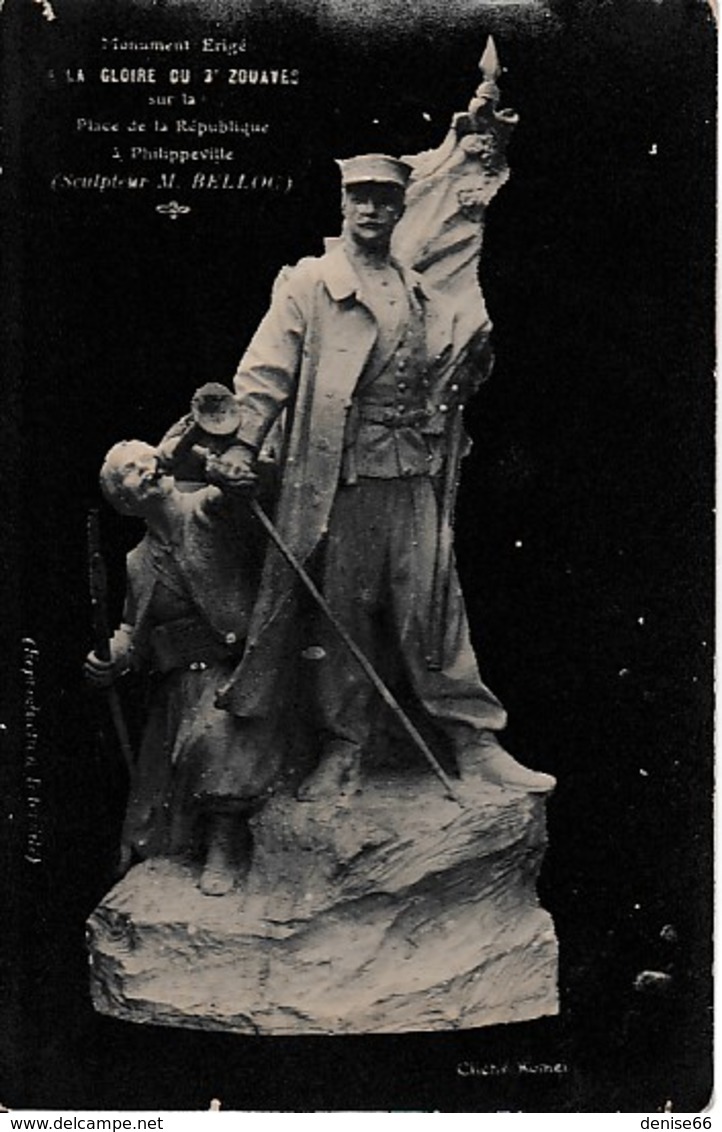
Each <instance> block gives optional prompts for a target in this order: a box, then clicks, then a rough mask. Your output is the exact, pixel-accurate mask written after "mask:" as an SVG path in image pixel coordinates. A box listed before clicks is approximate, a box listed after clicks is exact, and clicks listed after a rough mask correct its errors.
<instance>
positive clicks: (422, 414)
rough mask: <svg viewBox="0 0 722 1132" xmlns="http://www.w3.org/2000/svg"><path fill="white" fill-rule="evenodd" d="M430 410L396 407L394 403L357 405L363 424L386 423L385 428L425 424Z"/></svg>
mask: <svg viewBox="0 0 722 1132" xmlns="http://www.w3.org/2000/svg"><path fill="white" fill-rule="evenodd" d="M432 412H433V410H431V409H397V408H396V406H395V405H359V417H360V419H361V421H362V422H363V423H364V424H380V425H386V427H387V428H406V427H409V426H413V425H418V424H425V423H426V422H427V421H428V420H429V417H430V416H431V415H432Z"/></svg>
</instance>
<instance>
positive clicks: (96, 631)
mask: <svg viewBox="0 0 722 1132" xmlns="http://www.w3.org/2000/svg"><path fill="white" fill-rule="evenodd" d="M88 578H89V583H90V604H91V608H92V612H93V651H94V653H95V655H96V656H97V658H98V660H103V661H108V660H110V632H109V628H108V577H107V573H106V569H105V562H104V561H103V555H102V554H101V551H100V522H99V518H98V512H97V509H95V508H93V509H92V510H90V511H89V512H88ZM105 694H106V698H107V700H108V706H109V708H110V715H111V718H112V720H113V726H114V727H115V733H116V735H117V737H118V744H119V746H120V750H121V753H122V755H123V759H124V760H125V763H126V765H127V767H128V770H129V771H132V770H133V766H134V759H133V751H132V749H131V746H130V739H129V737H128V728H127V727H126V724H125V719H124V717H123V709H122V707H121V705H120V698H119V696H118V692H117V689H116V688H112V687H111V688H107V689H105Z"/></svg>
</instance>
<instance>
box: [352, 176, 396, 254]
mask: <svg viewBox="0 0 722 1132" xmlns="http://www.w3.org/2000/svg"><path fill="white" fill-rule="evenodd" d="M403 211H404V197H403V191H402V190H401V189H399V188H398V187H397V186H395V185H384V184H378V183H376V182H366V183H362V184H359V185H349V186H348V187H347V188H346V189H344V193H343V203H342V212H343V217H344V221H345V229H346V231H347V232H348V234H349V235H350V236H351V238H352V239H353V240H355V241H356V242H357V243H358V244H360V245H361V246H367V247H383V246H385V245H388V243H389V241H390V239H391V233H392V232H393V230H394V228H395V227H396V225H397V224H398V222H399V220H400V219H401V216H402V215H403Z"/></svg>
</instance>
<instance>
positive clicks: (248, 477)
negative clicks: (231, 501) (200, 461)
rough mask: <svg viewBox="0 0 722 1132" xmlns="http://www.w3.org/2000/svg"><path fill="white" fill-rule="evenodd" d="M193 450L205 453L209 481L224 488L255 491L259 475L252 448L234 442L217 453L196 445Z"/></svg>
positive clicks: (248, 491)
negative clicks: (223, 450)
mask: <svg viewBox="0 0 722 1132" xmlns="http://www.w3.org/2000/svg"><path fill="white" fill-rule="evenodd" d="M193 451H194V452H197V453H198V454H201V453H203V454H204V455H205V460H206V478H207V480H208V482H209V483H212V484H216V485H217V486H218V487H220V488H222V489H224V490H228V489H229V488H231V489H233V490H234V491H242V492H246V493H249V494H251V493H253V492H254V491H255V489H256V486H257V484H258V476H257V475H256V472H255V468H254V465H255V462H256V454H255V452H254V451H253V449H252V448H248V447H246V445H244V444H234V445H233V446H232V447H231V448H228V449H226V451H225V452H221V453H219V454H217V455H216V454H215V453H213V452H209V451H208V449H204V448H201V447H200V446H198V445H196V446H195V447H194V449H193Z"/></svg>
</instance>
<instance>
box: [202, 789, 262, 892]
mask: <svg viewBox="0 0 722 1132" xmlns="http://www.w3.org/2000/svg"><path fill="white" fill-rule="evenodd" d="M249 837H250V834H249V831H248V825H247V822H246V818H245V815H244V814H242V813H241V812H239V811H238V810H237V809H235V808H230V809H227V810H216V811H212V812H210V813H209V814H208V816H207V832H206V858H205V864H204V866H203V872H202V873H201V879H200V881H199V886H198V887H199V888H200V890H201V892H203V893H205V895H206V896H225V895H226V893H228V892H230V891H231V889H232V888H233V887H234V885H235V884H236V882H237V881H238V880H240V879H241V877H242V876H243V875H244V874H245V872H246V871H247V869H248V865H249V862H250V847H249Z"/></svg>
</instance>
